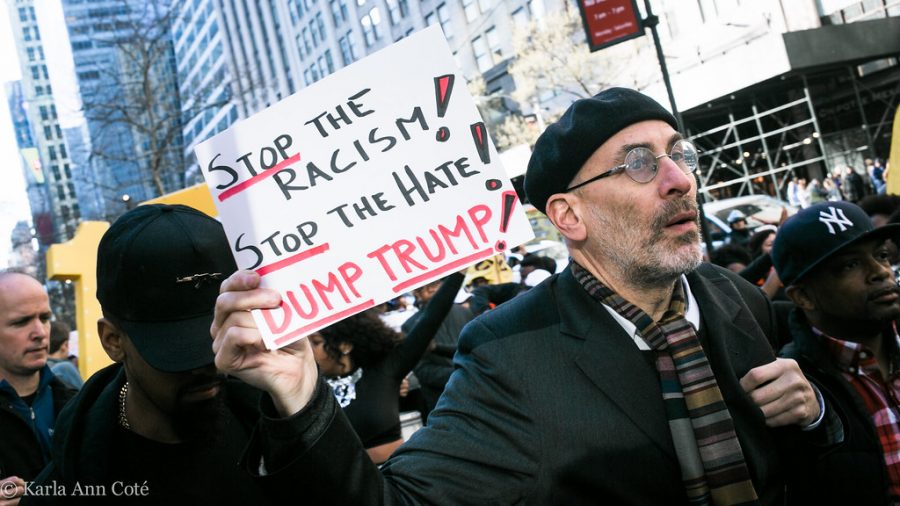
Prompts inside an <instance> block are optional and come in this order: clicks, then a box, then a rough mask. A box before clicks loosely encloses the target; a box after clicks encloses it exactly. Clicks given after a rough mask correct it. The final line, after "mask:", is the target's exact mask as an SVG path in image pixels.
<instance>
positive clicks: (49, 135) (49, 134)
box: [44, 125, 53, 141]
mask: <svg viewBox="0 0 900 506" xmlns="http://www.w3.org/2000/svg"><path fill="white" fill-rule="evenodd" d="M44 138H45V139H47V140H48V141H52V140H53V130H51V129H50V126H49V125H45V126H44Z"/></svg>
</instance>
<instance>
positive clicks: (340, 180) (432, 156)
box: [195, 27, 533, 348]
mask: <svg viewBox="0 0 900 506" xmlns="http://www.w3.org/2000/svg"><path fill="white" fill-rule="evenodd" d="M195 152H196V155H197V160H198V161H199V163H200V167H201V168H202V170H203V174H204V176H205V178H206V181H207V184H208V185H209V187H210V191H211V193H212V196H213V201H214V202H215V203H216V206H217V208H218V210H219V216H220V217H221V219H222V223H223V225H224V226H225V231H226V233H227V235H228V239H229V242H230V243H231V247H232V250H233V252H234V255H235V259H236V260H237V264H238V267H240V268H243V269H251V270H255V271H256V272H258V273H259V274H260V275H261V276H262V282H263V285H264V286H266V287H269V288H273V289H275V290H277V291H278V292H280V293H281V296H282V304H281V307H280V308H277V309H273V310H262V311H254V317H255V319H256V322H257V325H258V326H259V328H260V330H261V332H262V334H263V337H264V340H265V342H266V345H267V346H268V347H269V348H278V347H281V346H284V345H286V344H289V343H291V342H293V341H295V340H297V339H299V338H301V337H303V336H306V335H308V334H310V333H312V332H314V331H316V330H318V329H320V328H322V327H325V326H328V325H330V324H331V323H334V322H336V321H338V320H340V319H342V318H345V317H347V316H349V315H352V314H354V313H357V312H360V311H363V310H365V309H368V308H371V307H373V306H375V305H377V304H380V303H381V302H384V301H386V300H390V299H392V298H394V297H396V296H397V295H399V294H401V293H404V292H407V291H409V290H411V289H413V288H415V287H417V286H420V285H423V284H425V283H428V282H431V281H434V280H436V279H439V278H441V277H443V276H446V275H447V274H450V273H452V272H454V271H457V270H460V269H462V268H464V267H466V266H467V265H470V264H472V263H475V262H477V261H479V260H482V259H484V258H487V257H489V256H492V255H495V254H497V253H499V252H503V251H506V250H508V249H509V248H511V247H513V246H515V245H518V244H520V243H522V242H525V241H527V240H529V239H531V238H532V237H533V234H532V231H531V227H530V225H529V223H528V220H527V218H526V217H525V214H524V212H523V211H522V206H521V205H519V202H518V197H517V196H516V194H515V191H514V190H513V187H512V185H511V184H510V182H509V181H508V179H507V177H506V174H505V172H504V170H503V168H502V167H501V165H500V163H499V161H498V160H499V157H498V155H497V153H496V150H495V149H494V146H493V145H492V143H491V141H490V138H489V137H488V133H487V130H486V129H485V125H484V123H483V122H482V120H481V118H480V116H479V114H478V110H477V109H476V107H475V103H474V101H473V99H472V97H471V96H470V95H469V94H468V93H467V90H466V86H465V80H464V79H463V78H462V76H461V75H459V74H457V69H456V64H455V62H454V60H453V57H452V55H451V53H450V50H449V47H448V46H447V43H446V41H445V40H444V37H443V34H442V33H441V31H440V29H439V28H438V27H431V28H428V29H425V30H423V31H421V32H419V33H417V34H414V35H412V36H410V37H408V38H405V39H403V40H401V41H400V42H397V43H396V44H394V45H392V46H390V47H388V48H386V49H384V50H382V51H379V52H377V53H375V54H373V55H371V56H369V57H367V58H365V59H363V60H360V61H359V62H357V63H354V64H353V65H351V66H349V67H346V68H344V69H342V70H340V71H338V72H336V73H335V74H332V75H330V76H328V77H326V78H324V79H323V80H321V81H319V82H318V83H316V84H314V85H312V86H310V87H308V88H304V89H303V90H301V91H300V92H298V93H296V94H295V95H292V96H290V97H288V98H286V99H284V100H282V101H281V102H278V103H277V104H275V105H273V106H271V107H269V108H268V109H266V110H264V111H261V112H259V113H258V114H256V115H254V116H252V117H250V118H248V119H246V120H242V121H239V122H237V123H236V124H234V125H232V126H231V127H230V128H229V129H227V130H225V131H223V132H222V133H220V134H218V135H216V136H215V137H212V138H211V139H209V140H207V141H205V142H203V143H202V144H200V145H198V146H197V148H196V149H195Z"/></svg>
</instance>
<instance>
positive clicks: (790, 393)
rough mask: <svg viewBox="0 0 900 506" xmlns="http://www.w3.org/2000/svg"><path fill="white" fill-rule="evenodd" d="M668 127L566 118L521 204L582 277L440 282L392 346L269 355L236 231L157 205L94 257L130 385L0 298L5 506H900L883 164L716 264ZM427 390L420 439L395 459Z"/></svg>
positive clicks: (800, 203)
mask: <svg viewBox="0 0 900 506" xmlns="http://www.w3.org/2000/svg"><path fill="white" fill-rule="evenodd" d="M676 125H677V122H676V121H675V118H674V117H673V116H672V115H671V114H670V113H669V112H668V111H666V110H665V109H664V108H663V107H661V106H660V105H659V104H658V103H656V102H655V101H654V100H652V99H650V98H649V97H647V96H645V95H643V94H641V93H638V92H636V91H633V90H628V89H623V88H612V89H609V90H606V91H604V92H601V93H600V94H598V95H597V96H595V97H592V98H588V99H582V100H579V101H577V102H575V103H574V104H573V105H572V106H571V107H570V108H569V109H568V110H567V111H566V113H565V114H564V115H563V117H562V118H561V119H560V120H559V121H558V122H557V123H555V124H553V125H551V126H550V127H549V128H548V129H547V131H546V132H545V133H544V134H543V135H542V136H541V138H540V139H539V140H538V142H537V144H536V146H535V149H534V154H533V156H532V159H531V161H530V163H529V168H528V172H527V176H526V182H525V192H526V194H527V196H528V198H529V200H530V201H531V202H532V204H534V205H535V207H537V208H538V209H539V210H540V211H542V212H544V213H545V214H546V215H547V216H548V218H549V219H550V220H551V221H552V222H553V224H554V225H555V226H556V228H557V229H558V230H559V231H560V233H561V234H562V235H563V237H564V240H565V243H566V246H567V247H568V250H569V255H570V257H569V259H568V260H569V261H568V265H567V266H566V267H564V268H560V267H558V266H557V263H556V261H555V260H553V259H552V258H549V257H548V256H541V255H536V254H525V255H523V257H522V258H520V259H517V262H515V263H516V264H517V265H516V266H515V271H516V280H515V281H514V282H508V283H488V282H486V281H485V280H484V279H479V280H476V282H474V283H472V285H471V286H469V287H466V288H465V289H464V290H462V291H461V287H462V285H463V279H464V277H463V275H462V274H461V273H455V274H452V275H450V276H448V277H447V278H445V279H444V280H442V281H438V282H434V283H431V284H429V285H425V286H423V287H421V288H419V289H416V290H415V291H414V292H413V294H412V295H413V297H414V299H415V309H410V310H409V311H408V312H407V314H408V315H412V317H410V318H409V319H408V320H407V321H406V322H405V323H404V324H403V325H402V326H400V325H397V327H400V328H401V331H399V332H398V331H397V330H396V329H395V328H392V326H391V325H389V324H388V323H386V317H385V315H384V313H383V311H379V310H377V309H372V310H369V311H366V312H363V313H360V314H357V315H354V316H351V317H348V318H346V319H344V320H342V321H339V322H337V323H334V324H333V325H331V326H329V327H326V328H324V329H322V330H320V331H318V332H316V333H314V334H312V335H310V336H309V338H308V339H303V340H300V341H298V342H296V343H294V344H291V345H288V346H286V347H284V348H282V349H280V350H275V351H269V350H267V349H265V346H263V344H262V341H261V338H260V335H259V331H258V329H257V328H256V323H255V320H254V319H253V317H252V316H251V314H250V313H249V311H248V310H250V309H255V308H272V307H277V306H278V305H279V304H280V302H281V301H280V296H279V295H278V294H277V292H273V291H271V290H267V289H264V288H261V287H260V286H259V276H258V275H256V274H255V273H253V272H249V271H239V270H237V267H236V265H235V263H234V260H233V258H232V257H231V254H230V248H229V246H228V241H227V238H226V237H225V234H224V230H223V229H222V226H221V225H220V224H219V223H218V222H217V221H215V220H214V219H212V218H210V217H208V216H206V215H204V214H202V213H200V212H199V211H196V210H194V209H191V208H188V207H185V206H173V205H148V206H141V207H138V208H137V209H133V210H131V211H129V212H128V213H126V214H125V215H123V216H122V217H121V218H119V220H117V221H116V222H115V223H114V224H113V225H112V226H111V227H110V229H109V230H108V231H107V232H106V233H105V235H104V237H103V239H102V240H101V242H100V245H99V248H98V257H97V281H98V290H97V296H98V299H99V301H100V303H101V306H102V310H103V318H101V319H100V320H99V322H98V329H99V334H100V340H101V344H102V347H103V350H104V351H105V352H106V353H107V355H108V356H109V357H110V359H111V360H112V361H113V362H114V364H113V365H111V366H109V367H107V368H104V369H102V370H100V371H99V372H97V373H95V374H94V375H93V376H91V377H90V378H87V380H86V382H84V384H83V385H82V384H81V377H80V376H79V375H78V373H77V370H75V369H74V367H73V365H72V364H71V362H69V360H68V354H69V350H68V346H67V342H68V334H69V331H68V328H66V327H65V326H63V325H60V324H58V322H53V325H52V326H51V321H50V320H51V318H52V314H51V311H50V307H49V300H48V298H47V295H46V293H45V291H44V290H43V288H42V286H41V285H40V283H38V282H37V281H36V280H35V279H33V278H31V277H29V276H27V275H25V274H20V273H13V272H4V273H0V430H2V434H3V443H2V445H0V448H2V449H0V506H6V505H15V504H19V503H20V501H21V504H26V505H27V504H57V503H60V504H68V503H71V502H73V501H74V502H78V501H77V498H75V499H73V497H72V492H73V491H74V490H83V487H96V488H91V489H89V490H95V491H96V490H107V491H108V490H110V489H109V487H111V485H112V484H113V483H121V484H135V485H134V487H133V488H131V489H130V490H131V493H130V494H128V495H127V497H123V496H117V497H116V498H115V501H114V502H115V503H120V502H128V501H129V500H140V501H144V502H146V503H153V504H160V503H166V502H168V503H172V504H184V503H187V502H192V503H200V502H203V503H206V502H209V503H215V504H268V503H276V502H285V501H295V502H300V503H310V504H422V503H437V504H512V503H527V504H558V503H561V504H716V505H719V504H897V503H900V422H898V420H900V403H898V401H897V399H898V398H900V337H898V334H897V329H896V326H895V323H894V322H895V320H897V319H898V318H900V289H898V280H900V277H898V275H897V270H898V269H897V267H898V265H900V253H898V248H897V246H896V244H895V243H900V241H897V238H898V236H900V232H898V229H900V197H896V196H892V195H887V194H886V184H885V169H884V167H883V166H882V164H881V161H880V160H866V171H865V174H860V173H859V172H857V171H856V170H854V169H852V168H849V167H847V168H846V169H843V170H836V171H834V173H833V174H832V175H831V176H829V177H827V178H826V179H824V180H823V181H821V182H820V181H818V180H811V181H809V182H807V181H806V180H805V179H803V178H795V179H793V180H791V181H790V183H789V185H788V187H787V195H788V199H789V200H790V203H791V204H794V205H795V206H796V207H797V208H799V211H798V212H797V213H796V215H794V216H788V213H785V214H784V215H783V216H782V218H781V220H780V221H779V222H778V223H772V224H765V225H762V226H757V227H756V228H751V226H750V223H749V220H750V217H748V216H746V215H745V214H744V213H743V212H741V211H739V210H735V211H733V212H731V213H730V214H729V216H728V219H727V221H728V222H729V225H730V227H731V230H732V231H731V233H730V235H729V237H728V239H727V241H726V244H725V245H723V246H722V247H720V248H719V249H717V250H714V251H712V252H711V253H710V255H709V260H710V262H711V263H706V262H703V261H702V260H703V259H702V253H701V248H700V232H699V225H698V220H699V212H698V208H697V203H696V192H697V182H696V179H695V177H694V175H693V172H694V171H695V170H696V169H697V152H696V150H695V148H694V147H693V145H692V144H691V143H690V142H689V141H687V140H686V139H684V138H682V137H681V135H680V134H679V133H678V132H677V131H676V130H675V128H676ZM460 294H465V296H463V297H461V296H460ZM403 300H405V299H403ZM210 333H211V334H212V336H210ZM413 371H414V375H415V376H418V381H417V384H419V385H421V386H420V388H421V390H422V395H423V401H422V402H421V403H420V405H419V406H417V408H416V409H418V410H419V411H421V413H422V418H423V422H424V427H423V428H422V429H420V430H419V431H418V432H417V433H416V434H415V435H414V436H413V437H412V438H411V439H410V440H409V441H407V442H405V443H404V439H405V438H404V437H403V436H402V434H401V430H400V429H401V427H400V426H401V422H400V405H401V401H402V399H401V397H402V396H403V395H405V393H406V391H407V384H406V380H407V379H408V377H409V374H410V372H413ZM79 388H80V390H78V389H79ZM104 495H105V496H108V495H109V494H108V493H106V494H104ZM81 499H82V500H83V502H86V503H93V502H96V501H97V498H96V497H81ZM106 499H110V498H109V497H106Z"/></svg>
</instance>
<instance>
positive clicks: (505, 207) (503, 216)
mask: <svg viewBox="0 0 900 506" xmlns="http://www.w3.org/2000/svg"><path fill="white" fill-rule="evenodd" d="M518 201H519V196H518V195H516V192H514V191H510V190H507V191H505V192H503V193H502V194H501V195H500V232H503V233H504V234H505V233H506V230H507V229H508V228H509V219H510V218H512V212H513V209H515V208H516V202H518ZM494 248H495V249H496V250H497V251H504V250H505V249H506V241H504V240H503V239H501V240H499V241H497V244H495V245H494Z"/></svg>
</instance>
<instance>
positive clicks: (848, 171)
mask: <svg viewBox="0 0 900 506" xmlns="http://www.w3.org/2000/svg"><path fill="white" fill-rule="evenodd" d="M841 192H842V193H843V194H844V200H846V201H848V202H853V203H856V202H859V200H860V199H861V198H863V197H865V196H866V188H865V182H864V181H863V179H862V176H860V175H859V173H858V172H856V170H855V169H853V167H849V166H848V167H844V176H843V177H842V178H841Z"/></svg>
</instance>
